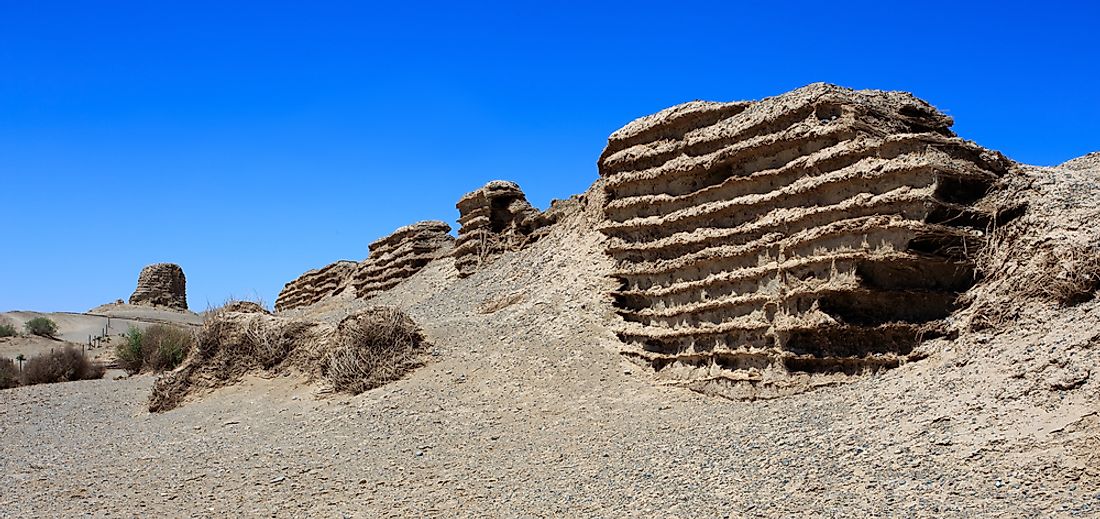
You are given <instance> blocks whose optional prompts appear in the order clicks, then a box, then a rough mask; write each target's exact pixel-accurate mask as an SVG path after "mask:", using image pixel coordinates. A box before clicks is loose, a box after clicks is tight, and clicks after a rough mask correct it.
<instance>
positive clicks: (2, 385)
mask: <svg viewBox="0 0 1100 519" xmlns="http://www.w3.org/2000/svg"><path fill="white" fill-rule="evenodd" d="M17 386H19V368H17V367H15V361H14V360H11V359H9V358H7V357H0V389H9V388H13V387H17Z"/></svg>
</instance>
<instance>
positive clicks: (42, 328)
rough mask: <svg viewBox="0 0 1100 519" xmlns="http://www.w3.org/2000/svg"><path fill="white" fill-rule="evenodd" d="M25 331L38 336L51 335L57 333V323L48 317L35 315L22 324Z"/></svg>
mask: <svg viewBox="0 0 1100 519" xmlns="http://www.w3.org/2000/svg"><path fill="white" fill-rule="evenodd" d="M23 326H24V328H26V330H27V333H29V334H32V335H38V336H40V337H53V336H55V335H57V323H55V322H53V320H51V319H49V318H48V317H35V318H34V319H31V320H30V321H27V324H25V325H23Z"/></svg>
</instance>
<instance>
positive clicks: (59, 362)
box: [0, 346, 106, 389]
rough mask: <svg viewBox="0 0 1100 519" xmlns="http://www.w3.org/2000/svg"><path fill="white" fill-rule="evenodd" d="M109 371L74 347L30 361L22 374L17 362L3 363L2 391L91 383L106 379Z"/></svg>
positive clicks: (1, 361) (36, 357)
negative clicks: (18, 387) (69, 383)
mask: <svg viewBox="0 0 1100 519" xmlns="http://www.w3.org/2000/svg"><path fill="white" fill-rule="evenodd" d="M105 371H106V370H105V369H104V368H103V366H101V365H98V364H95V363H93V362H92V361H90V360H88V358H87V357H85V356H84V354H83V353H82V352H81V351H80V350H78V349H76V348H74V347H72V346H66V347H64V348H61V349H57V350H53V351H50V352H49V353H43V354H42V355H37V356H34V357H31V358H30V359H29V360H27V362H26V364H25V365H24V366H23V369H22V371H20V370H19V369H18V368H17V367H16V365H15V361H13V360H11V359H0V389H8V388H13V387H16V386H30V385H34V384H50V383H54V382H72V381H74V380H92V379H97V378H103V373H104V372H105Z"/></svg>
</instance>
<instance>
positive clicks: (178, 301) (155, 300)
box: [130, 263, 187, 310]
mask: <svg viewBox="0 0 1100 519" xmlns="http://www.w3.org/2000/svg"><path fill="white" fill-rule="evenodd" d="M130 304H131V305H146V306H163V307H167V308H174V309H177V310H187V277H186V276H184V275H183V269H182V268H180V266H179V265H176V264H175V263H156V264H153V265H149V266H146V267H145V268H143V269H141V274H139V275H138V282H137V288H136V289H135V290H134V293H133V294H132V295H131V296H130Z"/></svg>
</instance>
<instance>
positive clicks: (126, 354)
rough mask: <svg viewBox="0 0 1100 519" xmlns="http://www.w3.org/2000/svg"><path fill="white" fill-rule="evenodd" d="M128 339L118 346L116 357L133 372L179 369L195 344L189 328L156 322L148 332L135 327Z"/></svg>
mask: <svg viewBox="0 0 1100 519" xmlns="http://www.w3.org/2000/svg"><path fill="white" fill-rule="evenodd" d="M125 339H126V341H125V342H124V343H122V344H120V345H118V347H117V348H116V349H115V357H116V358H117V359H118V363H119V365H120V366H121V367H122V369H125V370H126V371H127V372H128V373H131V374H133V373H140V372H142V371H147V372H159V371H168V370H172V369H175V368H176V366H179V365H180V363H182V362H183V359H185V358H186V357H187V354H188V352H190V351H191V348H192V346H193V344H194V339H193V338H192V336H191V334H190V333H189V332H188V331H187V330H184V329H181V328H177V327H175V326H167V325H163V324H154V325H152V326H150V327H148V328H146V329H145V331H141V330H139V329H137V328H134V327H131V328H130V330H129V331H128V332H126V336H125Z"/></svg>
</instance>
